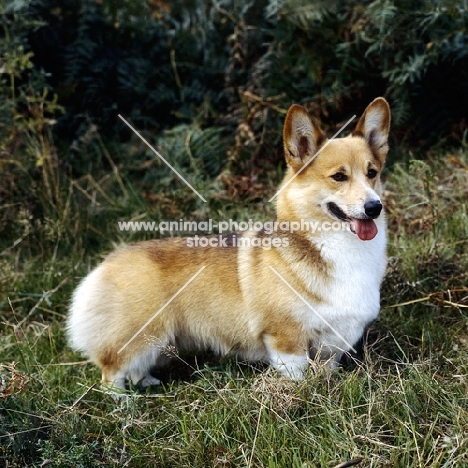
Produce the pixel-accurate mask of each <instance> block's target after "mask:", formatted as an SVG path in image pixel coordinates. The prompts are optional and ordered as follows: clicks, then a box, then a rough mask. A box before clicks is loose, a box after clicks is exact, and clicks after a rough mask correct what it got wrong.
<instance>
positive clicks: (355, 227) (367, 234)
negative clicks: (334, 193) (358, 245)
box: [327, 202, 378, 240]
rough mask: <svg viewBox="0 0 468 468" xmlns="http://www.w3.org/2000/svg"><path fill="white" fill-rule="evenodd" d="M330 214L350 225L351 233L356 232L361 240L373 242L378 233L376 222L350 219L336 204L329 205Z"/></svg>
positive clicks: (368, 219)
mask: <svg viewBox="0 0 468 468" xmlns="http://www.w3.org/2000/svg"><path fill="white" fill-rule="evenodd" d="M327 207H328V210H329V211H330V213H331V214H332V215H333V216H335V217H336V218H338V219H339V220H340V221H346V222H348V223H349V226H350V229H351V232H354V234H356V235H357V236H358V237H359V239H361V240H372V239H373V238H374V237H375V236H376V235H377V232H378V229H377V226H376V225H375V222H374V220H373V219H371V218H365V219H361V218H350V217H349V216H347V215H346V213H345V212H344V211H343V210H342V209H341V208H340V207H339V206H338V205H336V204H335V203H333V202H330V203H328V204H327Z"/></svg>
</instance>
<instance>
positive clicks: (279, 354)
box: [264, 335, 309, 380]
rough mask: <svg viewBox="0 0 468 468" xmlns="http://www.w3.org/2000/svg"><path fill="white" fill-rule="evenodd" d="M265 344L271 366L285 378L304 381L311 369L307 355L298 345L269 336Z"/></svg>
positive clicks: (265, 338)
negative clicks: (307, 371)
mask: <svg viewBox="0 0 468 468" xmlns="http://www.w3.org/2000/svg"><path fill="white" fill-rule="evenodd" d="M264 343H265V346H266V348H267V351H268V357H269V362H270V364H271V365H272V366H273V367H274V368H275V369H276V370H277V371H278V372H279V373H280V374H281V375H284V376H285V377H288V378H290V379H293V380H302V379H304V377H305V375H304V374H305V372H306V370H307V368H308V367H309V358H308V355H307V353H306V352H305V351H304V350H303V349H301V347H300V346H299V345H298V344H297V343H289V342H288V341H287V340H286V341H285V339H284V337H274V336H272V335H267V336H265V337H264Z"/></svg>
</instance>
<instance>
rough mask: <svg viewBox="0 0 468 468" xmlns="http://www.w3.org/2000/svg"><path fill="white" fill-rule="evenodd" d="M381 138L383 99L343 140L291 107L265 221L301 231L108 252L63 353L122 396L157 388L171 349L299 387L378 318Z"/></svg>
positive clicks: (385, 128)
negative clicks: (83, 361)
mask: <svg viewBox="0 0 468 468" xmlns="http://www.w3.org/2000/svg"><path fill="white" fill-rule="evenodd" d="M389 127H390V108H389V105H388V103H387V101H386V100H385V99H383V98H377V99H375V100H374V101H373V102H372V103H371V104H369V106H368V107H367V108H366V110H365V111H364V114H363V115H362V116H361V118H360V119H359V121H358V123H357V126H356V128H355V130H354V131H353V132H352V133H351V134H350V135H349V136H347V137H344V138H336V139H331V140H329V139H327V137H326V136H325V134H324V133H323V131H322V130H321V129H320V128H319V126H318V125H317V123H316V122H315V121H314V120H313V119H312V118H311V117H310V116H309V114H308V113H307V111H306V110H305V109H304V108H303V107H301V106H299V105H293V106H291V108H290V109H289V111H288V113H287V116H286V119H285V123H284V131H283V136H284V153H285V159H286V162H287V165H288V168H287V171H286V174H285V177H284V180H283V182H282V184H281V186H280V188H279V191H278V193H277V197H276V199H277V200H276V214H277V224H278V225H279V226H281V223H282V222H287V223H291V224H292V222H295V223H296V224H295V226H296V227H297V226H300V227H299V228H298V229H295V230H294V231H293V230H282V229H276V230H273V231H271V230H270V231H269V232H266V231H265V230H249V231H245V232H243V233H237V234H235V235H228V236H225V237H223V242H222V243H221V245H217V246H216V245H215V246H213V245H212V243H206V246H204V247H201V246H198V247H193V244H192V246H190V245H189V243H188V242H187V240H186V239H185V238H181V237H179V238H170V239H169V238H167V239H160V240H151V241H145V242H139V243H135V244H132V245H128V246H126V247H123V248H119V249H118V250H116V251H114V252H112V253H111V254H110V255H109V256H108V257H107V258H106V259H105V260H104V261H103V262H102V263H101V264H100V265H99V266H98V267H97V268H95V269H94V270H93V271H92V272H91V273H90V274H89V275H88V276H87V277H86V278H84V280H83V281H82V282H81V284H80V285H79V286H78V288H77V289H76V291H75V292H74V294H73V298H72V303H71V306H70V311H69V316H68V322H67V332H68V338H69V342H70V344H71V346H72V347H73V348H74V349H76V350H79V351H82V352H83V353H84V354H85V355H87V356H88V357H89V358H90V359H91V360H92V361H93V362H94V363H96V364H97V365H98V366H99V367H100V368H101V371H102V380H103V382H104V383H105V384H108V385H110V386H113V387H117V388H120V389H124V388H125V384H126V381H127V380H131V381H132V382H133V383H134V384H137V383H140V384H141V385H143V386H148V385H156V384H159V383H160V381H159V380H158V379H157V378H156V377H154V376H153V375H152V374H151V373H150V370H152V369H153V368H154V367H157V366H158V365H159V366H161V365H164V363H165V362H166V361H167V352H165V348H168V347H172V348H173V347H174V346H175V347H177V348H183V349H186V350H193V351H194V352H196V351H197V350H200V349H206V348H208V349H211V350H213V351H215V352H217V353H220V354H226V353H229V352H235V353H236V354H238V355H240V356H241V357H243V358H244V359H247V360H252V361H265V362H267V363H269V364H270V365H271V366H273V367H274V368H275V369H276V370H277V371H278V372H279V373H280V374H283V375H285V376H288V377H291V378H293V379H301V378H303V376H304V373H305V371H306V370H307V368H308V366H309V364H310V359H313V358H315V357H316V356H317V354H319V357H320V359H325V360H329V361H330V362H336V361H339V359H340V358H341V356H342V354H343V353H344V352H347V351H349V350H350V349H352V347H353V345H354V344H355V343H356V342H357V341H358V340H359V338H360V337H361V335H362V333H363V331H364V328H365V327H366V325H367V324H369V322H371V321H372V320H374V319H375V318H376V317H377V315H378V313H379V309H380V284H381V281H382V278H383V275H384V272H385V269H386V223H385V216H384V211H383V206H382V201H381V182H380V174H381V171H382V167H383V165H384V162H385V158H386V155H387V152H388V132H389ZM305 222H313V223H314V226H315V229H314V230H310V229H306V228H305ZM321 226H323V229H321V228H320V227H321ZM333 226H335V227H337V226H345V227H346V229H343V228H340V229H332V227H333ZM317 227H318V228H317ZM326 227H327V229H326ZM234 239H236V240H237V241H236V242H234ZM241 239H243V240H244V241H245V242H239V240H241ZM255 240H257V241H259V240H268V242H267V243H265V242H255ZM265 245H268V248H265Z"/></svg>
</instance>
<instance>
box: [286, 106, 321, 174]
mask: <svg viewBox="0 0 468 468" xmlns="http://www.w3.org/2000/svg"><path fill="white" fill-rule="evenodd" d="M325 140H326V137H325V135H324V133H323V132H322V130H320V128H319V126H318V125H317V124H316V123H315V122H314V121H313V120H312V118H311V117H310V116H309V114H308V112H307V111H306V110H305V109H304V108H303V107H302V106H299V105H298V104H294V105H292V106H291V107H290V108H289V110H288V115H287V116H286V120H285V121H284V130H283V141H284V155H285V158H286V162H287V163H288V164H289V165H290V166H291V167H292V168H293V169H294V170H295V171H297V170H299V169H300V168H301V167H302V166H303V165H304V164H306V163H307V162H308V161H309V160H310V158H312V157H313V156H314V154H315V153H316V152H317V150H318V149H319V148H320V146H321V145H322V144H323V143H324V141H325Z"/></svg>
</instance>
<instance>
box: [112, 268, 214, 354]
mask: <svg viewBox="0 0 468 468" xmlns="http://www.w3.org/2000/svg"><path fill="white" fill-rule="evenodd" d="M205 268H206V266H202V267H201V268H200V269H199V270H198V271H197V272H196V273H195V274H194V275H193V276H192V277H191V278H190V279H189V280H188V281H187V282H186V283H185V284H184V285H183V286H182V287H181V288H180V289H179V290H178V291H177V292H176V293H175V294H174V295H173V296H172V297H171V298H170V299H169V300H168V301H167V302H166V303H165V304H164V305H163V306H162V307H161V308H160V309H159V310H158V311H157V312H156V313H155V314H154V315H153V316H152V317H151V318H150V319H149V320H148V321H147V322H146V323H145V324H144V325H143V326H142V327H141V328H140V329H139V330H138V331H137V332H136V333H135V334H134V335H133V336H132V337H131V338H130V339H129V340H128V341H127V342H126V343H125V344H124V345H123V346H122V347H121V348H120V349H119V350H118V351H117V354H120V353H121V352H122V351H123V350H124V349H125V348H126V347H127V346H128V345H129V344H130V343H131V342H132V341H133V340H134V339H135V338H136V337H137V336H138V335H139V334H140V333H141V332H142V331H143V330H144V329H145V328H146V327H147V326H148V325H149V324H150V323H151V322H152V321H153V320H154V319H155V318H156V317H157V316H158V315H159V314H160V313H161V312H162V311H163V310H164V309H165V308H166V307H167V306H168V305H169V304H170V303H171V302H172V301H173V300H174V299H175V298H176V297H177V296H178V295H179V294H180V293H181V292H182V291H183V290H184V289H185V288H186V287H187V286H188V285H189V284H190V283H191V282H192V281H193V280H194V279H195V278H196V277H197V276H198V275H199V274H200V273H201V272H202V271H203V270H204V269H205Z"/></svg>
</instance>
